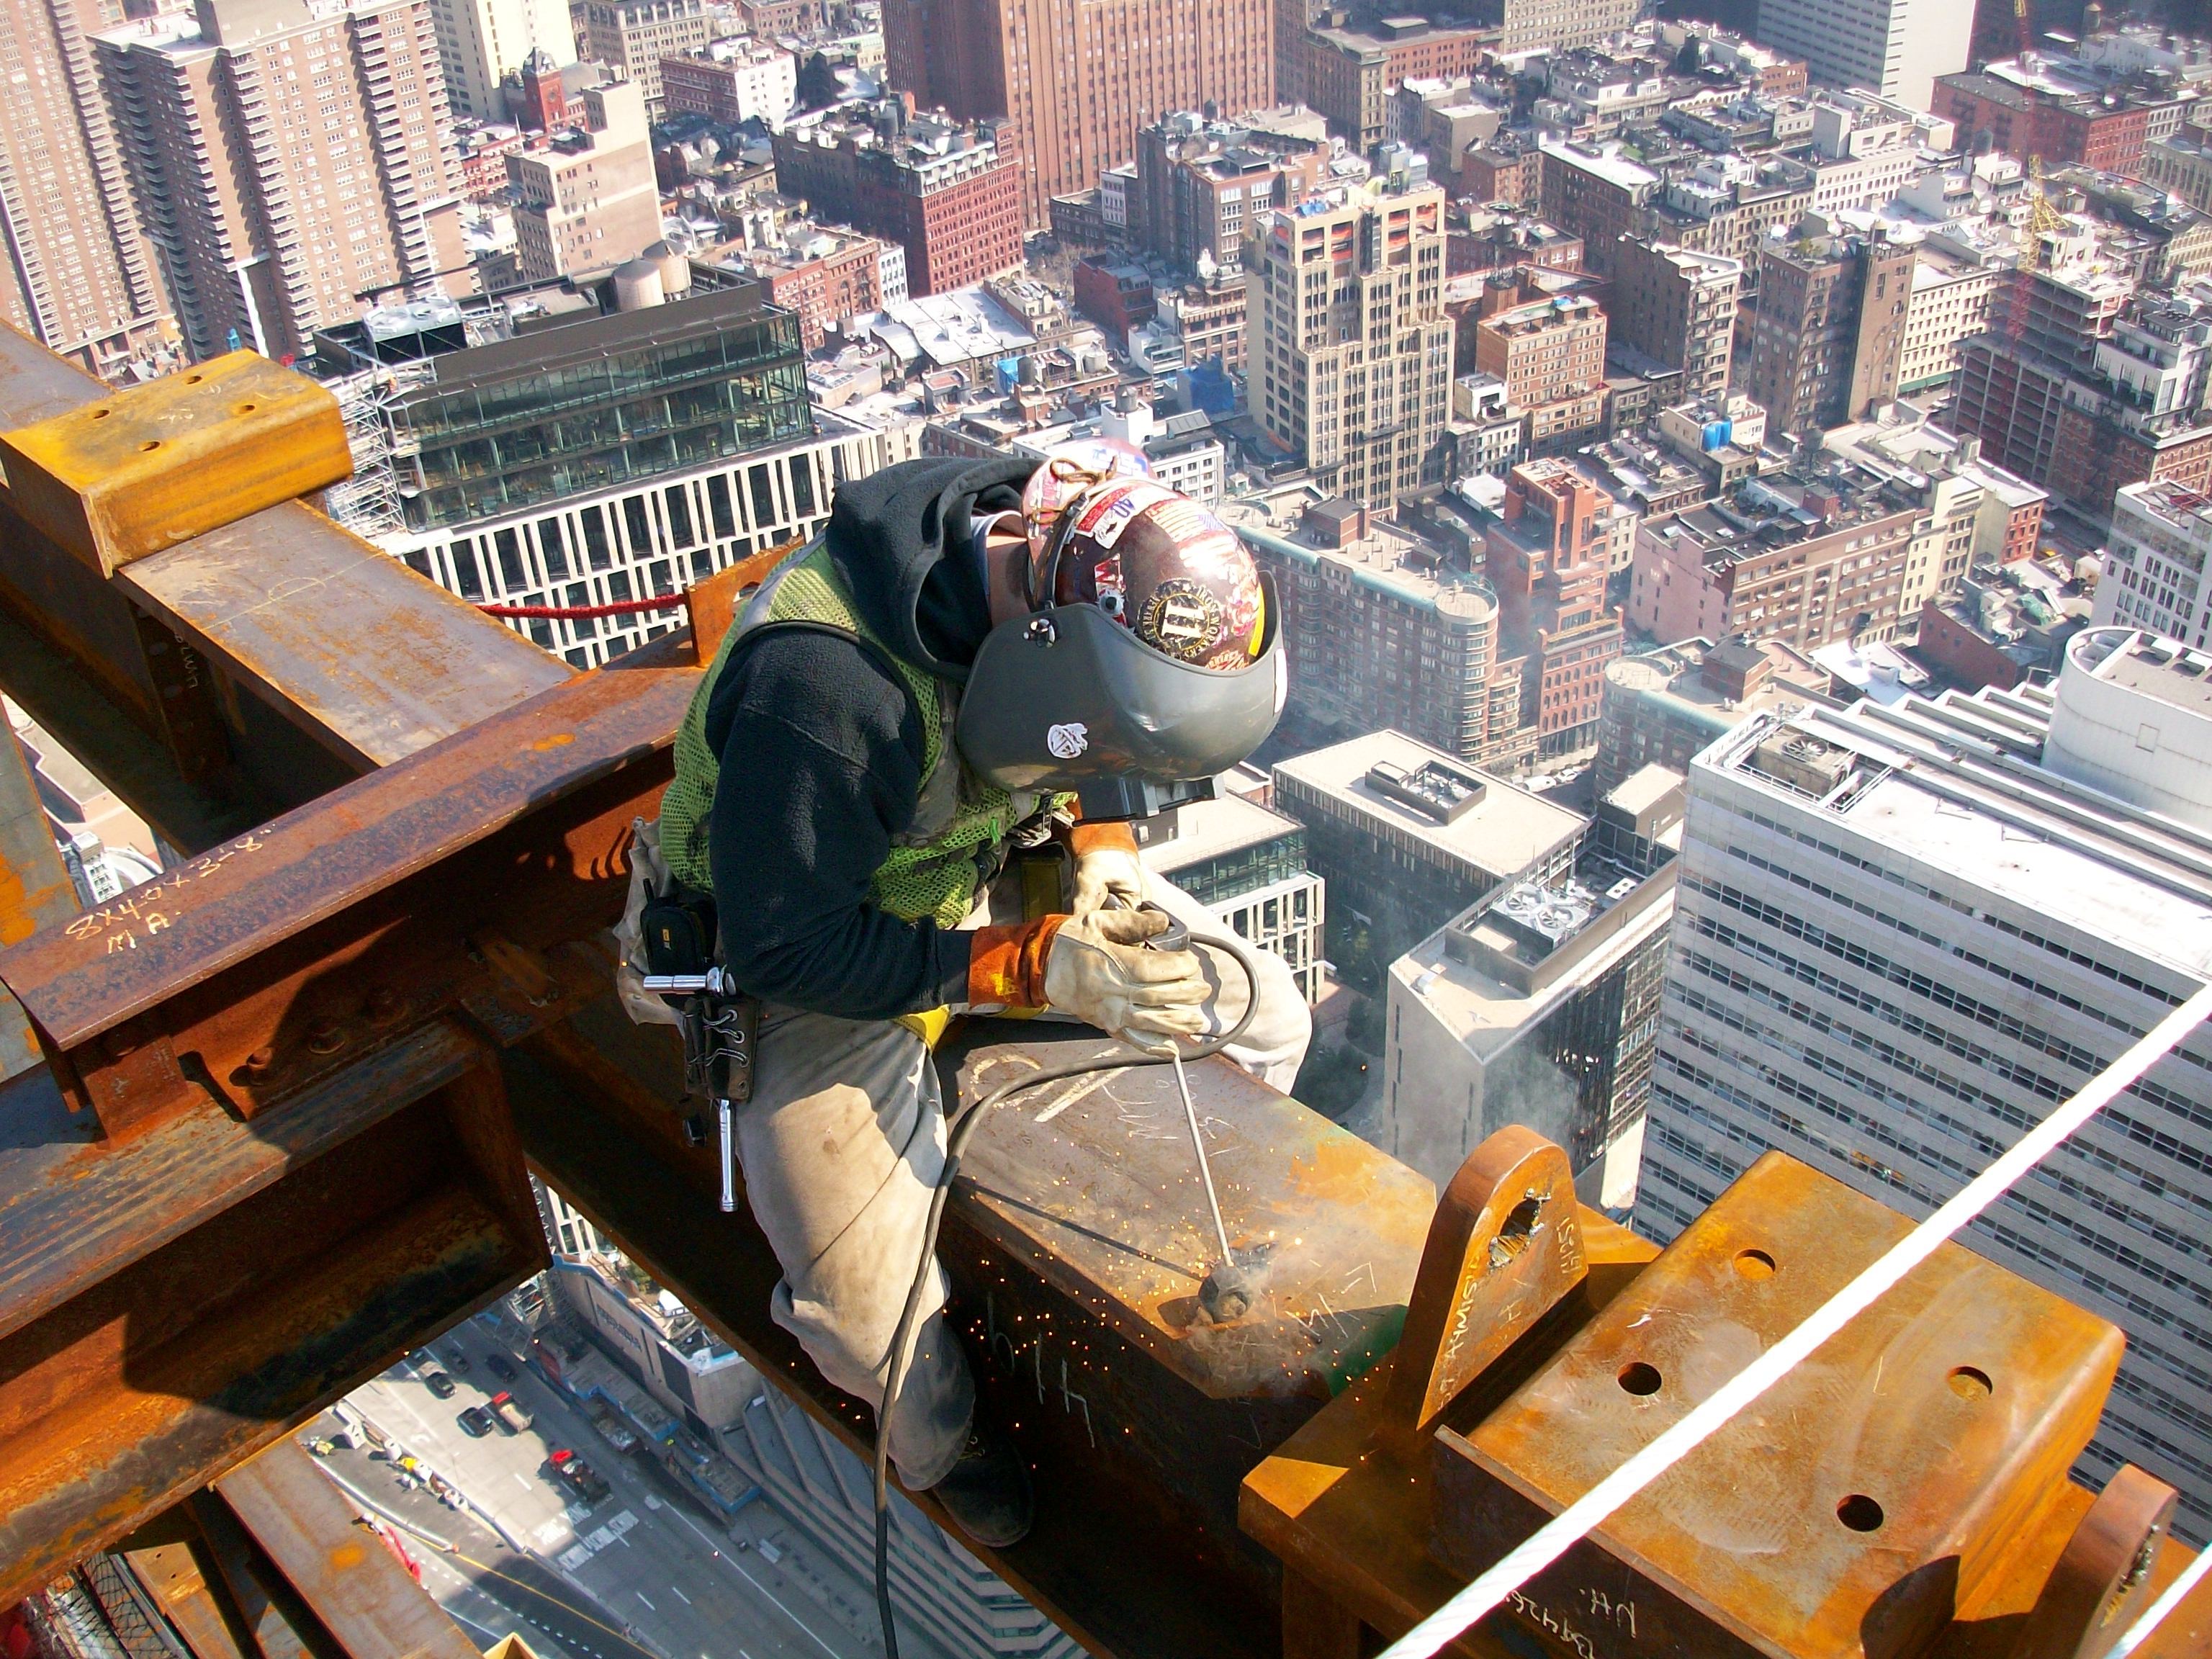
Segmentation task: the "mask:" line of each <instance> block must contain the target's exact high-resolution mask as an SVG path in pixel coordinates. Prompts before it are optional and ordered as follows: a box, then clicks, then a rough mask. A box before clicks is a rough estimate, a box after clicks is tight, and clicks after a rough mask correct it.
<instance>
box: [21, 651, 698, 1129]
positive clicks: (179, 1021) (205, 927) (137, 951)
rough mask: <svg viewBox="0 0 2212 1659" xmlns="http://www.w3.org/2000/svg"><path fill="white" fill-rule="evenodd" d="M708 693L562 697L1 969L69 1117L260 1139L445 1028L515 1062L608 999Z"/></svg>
mask: <svg viewBox="0 0 2212 1659" xmlns="http://www.w3.org/2000/svg"><path fill="white" fill-rule="evenodd" d="M697 680H698V675H697V673H696V671H690V670H665V671H654V672H642V673H629V674H599V675H593V676H590V677H587V678H579V679H577V680H574V681H572V682H569V683H568V684H563V685H561V686H557V687H556V688H554V689H553V690H551V691H550V692H547V693H546V694H544V696H541V697H540V698H538V699H537V700H535V701H533V702H530V703H527V704H525V705H523V706H522V707H520V708H514V709H511V710H508V711H507V712H506V713H504V714H498V715H495V716H494V717H492V718H491V719H490V720H486V721H485V722H483V724H482V725H480V726H476V727H473V728H471V730H469V731H467V732H464V733H463V734H461V735H460V736H459V737H457V738H451V739H449V740H447V741H446V742H444V743H441V744H434V745H432V746H431V747H429V748H427V749H424V750H421V751H420V752H418V753H417V754H416V755H414V756H411V757H409V758H407V759H405V760H403V761H401V762H399V763H397V764H396V765H393V766H391V767H388V768H386V769H383V770H381V771H379V772H375V773H372V774H371V775H368V776H367V777H364V778H362V779H359V780H357V781H355V782H353V783H351V784H349V785H347V786H346V787H343V788H342V789H339V790H337V791H335V792H333V793H331V794H329V795H327V796H325V797H324V798H322V799H319V800H318V801H315V802H313V803H312V804H310V805H307V806H304V807H301V808H300V809H299V810H298V811H295V812H291V813H288V814H287V815H286V816H284V817H281V818H279V819H277V820H276V821H275V822H274V823H270V824H268V825H266V826H264V827H263V828H262V829H257V830H254V831H252V832H250V833H249V834H247V835H246V836H240V837H239V838H237V839H236V840H234V841H231V842H225V843H224V844H223V845H222V846H221V847H219V848H213V849H211V850H210V851H209V852H207V853H205V854H202V855H201V856H199V857H198V858H196V859H192V860H187V861H186V862H185V863H184V864H183V865H181V866H179V867H178V868H176V869H174V870H172V871H169V872H165V873H164V874H163V875H162V876H161V878H159V879H157V880H155V881H152V882H149V883H146V884H143V885H141V886H139V887H137V888H135V889H133V890H131V891H130V892H128V893H126V894H124V895H122V896H119V897H118V898H117V899H115V900H112V901H111V902H107V903H105V904H101V905H98V906H95V907H94V908H92V909H91V910H88V911H87V912H85V913H84V914H83V915H81V916H78V917H77V918H76V919H75V920H74V921H70V922H69V923H68V924H67V925H65V926H64V927H61V928H58V929H53V930H49V931H46V932H44V933H40V934H38V935H36V936H35V937H33V938H32V939H28V940H27V941H26V942H24V943H23V944H21V945H16V946H15V947H14V948H13V949H11V950H9V951H5V952H0V984H4V985H5V986H6V987H8V989H9V990H10V991H11V992H13V993H14V994H15V997H16V999H17V1000H19V1001H20V1002H21V1004H22V1005H23V1006H24V1008H25V1010H26V1011H27V1012H28V1013H29V1015H30V1017H31V1020H32V1023H33V1027H34V1029H35V1030H36V1031H37V1033H38V1035H39V1038H40V1042H41V1044H42V1045H43V1046H44V1048H45V1049H46V1054H47V1055H48V1057H49V1059H50V1060H51V1061H52V1064H53V1066H54V1068H55V1075H56V1077H57V1079H58V1080H59V1081H60V1083H61V1085H62V1086H63V1087H64V1090H65V1091H67V1092H68V1093H69V1095H70V1098H71V1100H72V1103H74V1104H76V1105H77V1106H78V1107H80V1108H83V1109H90V1110H92V1111H94V1112H95V1113H97V1114H98V1115H99V1117H100V1121H101V1123H102V1124H103V1126H104V1127H106V1129H107V1131H108V1132H109V1133H111V1134H118V1133H128V1132H131V1131H133V1130H135V1128H136V1127H138V1126H139V1125H141V1124H143V1123H144V1122H146V1121H150V1120H155V1119H158V1118H159V1117H160V1116H161V1115H165V1114H167V1113H170V1112H173V1111H177V1110H181V1109H186V1108H188V1107H191V1106H193V1105H195V1104H197V1103H202V1102H205V1101H215V1102H218V1103H222V1104H223V1105H225V1106H227V1107H228V1108H230V1109H234V1110H235V1111H236V1112H238V1113H239V1114H240V1115H242V1116H246V1117H248V1118H251V1117H253V1116H255V1115H257V1114H258V1113H259V1112H261V1111H263V1110H264V1109H268V1108H269V1107H270V1106H272V1105H275V1104H276V1103H281V1102H282V1101H283V1100H284V1099H285V1098H286V1097H288V1095H289V1094H290V1093H292V1092H293V1091H296V1090H298V1089H299V1088H301V1087H302V1086H304V1085H307V1084H308V1083H310V1082H312V1081H313V1080H314V1079H318V1078H320V1077H323V1076H325V1075H328V1074H330V1073H333V1072H336V1071H338V1070H341V1069H343V1067H344V1066H347V1065H348V1064H349V1063H350V1062H351V1060H353V1058H354V1057H355V1056H356V1055H357V1054H361V1053H362V1052H364V1051H365V1050H372V1049H374V1048H376V1047H378V1046H380V1045H382V1044H386V1043H389V1042H393V1041H395V1040H398V1039H399V1038H401V1037H403V1036H405V1035H407V1034H408V1033H409V1032H410V1031H412V1030H415V1029H416V1028H417V1027H419V1026H420V1025H421V1024H423V1023H424V1022H426V1021H428V1020H430V1019H432V1018H436V1017H438V1016H439V1015H440V1014H441V1013H442V1012H444V1011H445V1010H446V1009H447V1008H449V1007H455V1006H459V1007H463V1008H465V1009H466V1010H467V1011H468V1012H469V1014H470V1016H471V1018H473V1019H475V1020H476V1021H477V1023H478V1024H482V1025H483V1026H484V1027H485V1028H486V1030H487V1032H488V1034H489V1035H490V1036H492V1037H494V1038H495V1040H499V1041H503V1042H511V1041H513V1039H514V1038H515V1037H517V1036H520V1035H521V1034H522V1033H523V1032H525V1031H526V1030H530V1029H532V1028H533V1027H534V1026H536V1025H538V1024H544V1022H545V1021H546V1020H549V1019H551V1018H557V1017H558V1016H559V1014H560V1013H561V1012H562V1011H563V1010H564V1009H565V1008H566V1007H567V1006H570V1005H571V1004H573V1003H574V1001H575V1000H576V998H577V996H578V994H579V993H580V991H581V992H582V993H583V994H595V993H596V992H597V991H599V989H600V988H601V987H602V986H603V985H604V984H605V964H604V963H603V962H601V961H600V959H599V958H598V957H596V956H591V957H576V956H575V955H574V951H573V949H571V948H570V947H574V945H576V944H577V943H578V942H579V941H581V940H584V939H588V938H590V937H591V936H592V934H594V933H597V932H598V931H599V930H600V929H603V928H605V927H609V926H611V924H612V923H613V921H615V920H616V918H617V916H618V915H619V914H620V912H621V908H622V899H623V892H624V890H625V887H626V883H627V879H628V870H627V863H628V860H627V856H626V848H627V847H628V844H629V835H630V826H631V823H632V822H633V820H635V818H636V817H640V816H641V815H649V814H651V813H653V811H656V810H657V806H658V802H659V796H660V792H661V791H662V790H663V789H664V788H665V787H666V785H667V781H668V778H669V775H670V769H671V756H670V749H669V741H670V736H671V733H672V732H673V730H674V726H675V724H676V721H677V720H678V717H679V716H680V715H681V714H682V712H683V709H684V705H685V703H686V702H688V700H689V699H690V694H691V690H692V688H693V686H694V685H695V684H696V683H697Z"/></svg>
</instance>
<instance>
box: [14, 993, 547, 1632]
mask: <svg viewBox="0 0 2212 1659" xmlns="http://www.w3.org/2000/svg"><path fill="white" fill-rule="evenodd" d="M487 1052H488V1051H487V1050H486V1048H484V1046H483V1043H482V1042H481V1041H480V1040H479V1039H476V1038H473V1037H471V1036H465V1035H464V1034H463V1033H462V1032H461V1031H460V1030H459V1029H458V1028H457V1027H455V1026H453V1025H452V1024H448V1023H446V1022H438V1023H435V1024H432V1025H429V1026H428V1027H425V1028H424V1029H422V1030H420V1031H418V1032H416V1033H415V1034H414V1035H413V1036H410V1037H409V1038H408V1039H406V1040H404V1041H403V1042H399V1043H397V1044H394V1045H392V1046H391V1047H389V1048H385V1049H382V1050H380V1051H379V1052H378V1053H376V1054H374V1055H372V1056H367V1057H364V1059H363V1060H362V1061H361V1062H360V1063H358V1064H356V1065H355V1066H352V1067H351V1068H349V1070H347V1071H345V1072H343V1073H338V1074H337V1075H335V1076H333V1077H332V1078H331V1079H328V1080H327V1081H326V1082H325V1084H324V1085H321V1086H319V1087H317V1088H313V1089H311V1090H309V1091H306V1092H305V1093H304V1094H302V1095H301V1097H298V1098H296V1099H295V1100H293V1101H290V1102H289V1103H287V1105H286V1108H285V1109H284V1110H283V1112H282V1113H279V1114H276V1115H272V1116H270V1117H269V1118H266V1119H264V1120H261V1121H256V1122H252V1123H244V1122H240V1121H238V1120H237V1119H236V1118H234V1116H232V1115H229V1114H228V1113H226V1112H224V1111H223V1110H222V1109H220V1108H219V1107H216V1106H215V1105H212V1104H205V1105H203V1106H201V1107H200V1108H198V1109H195V1110H192V1111H190V1112H186V1113H184V1114H181V1115H178V1116H176V1117H174V1118H173V1119H171V1120H170V1121H167V1122H165V1123H163V1124H161V1125H159V1126H158V1127H154V1128H152V1129H150V1130H149V1131H148V1132H147V1133H144V1134H143V1135H141V1136H138V1137H136V1138H134V1139H130V1140H127V1141H125V1142H123V1143H120V1144H118V1143H113V1142H106V1141H94V1140H93V1139H90V1136H89V1133H88V1131H89V1126H88V1124H87V1123H86V1121H85V1120H84V1119H83V1118H82V1115H78V1116H75V1117H73V1116H72V1115H70V1113H69V1112H67V1111H66V1110H65V1109H64V1108H63V1105H62V1103H61V1100H60V1098H59V1097H58V1094H57V1093H56V1091H55V1090H54V1088H53V1085H52V1079H51V1078H50V1077H49V1075H48V1074H47V1073H46V1070H45V1069H44V1068H38V1069H34V1070H33V1071H31V1072H28V1073H25V1074H24V1075H22V1076H21V1077H20V1078H17V1079H14V1080H13V1081H11V1082H9V1083H8V1084H6V1085H0V1124H4V1126H5V1127H6V1130H7V1136H6V1145H5V1146H4V1147H0V1602H4V1601H7V1600H9V1599H12V1598H13V1597H14V1596H15V1595H17V1594H20V1593H21V1592H23V1591H26V1590H27V1589H35V1588H36V1587H37V1586H38V1585H39V1584H40V1583H42V1582H44V1580H45V1579H46V1578H47V1577H52V1575H53V1574H54V1573H55V1572H57V1571H60V1570H61V1569H63V1568H64V1567H66V1566H67V1565H69V1564H70V1563H71V1562H73V1561H76V1560H77V1559H80V1558H82V1556H84V1555H85V1554H87V1553H89V1552H91V1551H92V1550H94V1549H96V1548H100V1547H104V1546H105V1545H106V1544H108V1543H110V1542H112V1541H114V1540H115V1539H116V1538H118V1536H120V1535H121V1534H124V1533H125V1532H126V1531H128V1530H129V1529H130V1528H132V1527H134V1526H136V1525H137V1524H139V1523H140V1522H143V1520H145V1519H146V1518H147V1517H148V1516H149V1515H151V1514H153V1513H155V1512H156V1511H158V1510H161V1509H163V1508H165V1507H166V1506H167V1505H168V1504H172V1503H173V1502H175V1501H176V1500H177V1499H178V1498H180V1497H182V1496H183V1495H184V1494H185V1493H186V1492H190V1491H191V1490H192V1489H193V1488H194V1487H196V1486H200V1485H203V1484H204V1483H205V1482H207V1481H209V1480H213V1479H214V1478H215V1477H216V1476H217V1475H218V1474H221V1473H222V1471H223V1470H224V1469H226V1468H228V1467H229V1466H230V1465H231V1464H232V1463H234V1462H236V1461H237V1460H238V1459H239V1458H240V1457H241V1456H244V1455H247V1454H249V1453H251V1452H252V1451H254V1450H256V1449H258V1448H260V1447H261V1446H263V1445H265V1444H267V1443H269V1442H270V1440H272V1439H274V1438H275V1437H276V1436H277V1435H278V1434H281V1433H283V1431H285V1429H286V1427H287V1426H288V1425H290V1424H292V1423H295V1422H297V1421H299V1420H301V1419H302V1418H304V1417H305V1416H307V1415H308V1414H311V1413H313V1412H315V1411H317V1410H319V1409H320V1408H321V1407H322V1406H324V1405H325V1404H326V1403H327V1402H328V1401H331V1400H332V1399H335V1398H337V1396H339V1395H342V1394H343V1393H344V1392H346V1391H347V1390H348V1389H352V1388H354V1387H356V1386H358V1384H359V1383H360V1381H361V1380H362V1377H363V1376H368V1375H373V1374H374V1372H376V1371H377V1370H381V1369H382V1368H383V1367H384V1366H386V1365H387V1364H390V1363H391V1362H392V1360H393V1359H394V1358H397V1357H398V1355H399V1354H401V1353H403V1352H405V1351H407V1350H408V1349H409V1348H410V1347H412V1346H416V1345H417V1344H419V1342H420V1341H421V1340H422V1338H423V1337H424V1336H425V1335H427V1334H429V1333H430V1332H431V1331H433V1330H435V1329H438V1328H443V1327H444V1326H445V1325H447V1324H449V1323H451V1322H453V1320H456V1319H459V1318H460V1317H463V1316H465V1315H466V1314H468V1313H469V1312H471V1311H473V1310H475V1309H476V1308H477V1307H480V1306H482V1305H483V1304H485V1303H486V1302H488V1301H489V1300H490V1299H491V1298H492V1297H495V1296H496V1295H498V1294H500V1293H501V1291H504V1290H505V1289H507V1287H508V1286H509V1285H512V1284H513V1283H514V1281H515V1279H517V1278H518V1277H520V1275H522V1274H524V1273H529V1272H532V1271H534V1270H535V1269H536V1268H537V1267H538V1266H540V1265H542V1264H543V1261H544V1248H545V1247H544V1237H543V1236H542V1234H541V1233H540V1231H538V1224H537V1221H536V1218H535V1214H534V1212H533V1211H532V1200H531V1197H530V1193H529V1189H528V1187H527V1184H526V1182H525V1181H524V1178H523V1172H522V1166H521V1158H520V1150H519V1148H518V1147H517V1146H515V1144H514V1142H513V1133H512V1128H511V1127H510V1126H509V1125H508V1123H507V1115H506V1112H505V1109H504V1104H503V1102H502V1101H501V1098H500V1097H499V1096H498V1094H497V1092H496V1082H495V1079H494V1080H493V1081H491V1082H489V1084H487V1082H486V1081H485V1079H487V1078H488V1077H490V1075H491V1074H490V1073H489V1072H488V1071H487V1070H486V1068H485V1066H484V1060H485V1056H486V1054H487Z"/></svg>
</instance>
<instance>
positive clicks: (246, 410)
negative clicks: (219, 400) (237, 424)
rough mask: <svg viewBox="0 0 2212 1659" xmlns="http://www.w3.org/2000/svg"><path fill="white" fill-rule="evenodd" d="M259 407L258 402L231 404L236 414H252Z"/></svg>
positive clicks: (231, 410)
mask: <svg viewBox="0 0 2212 1659" xmlns="http://www.w3.org/2000/svg"><path fill="white" fill-rule="evenodd" d="M259 407H260V405H259V404H232V405H231V406H230V412H231V413H232V414H234V415H251V414H252V413H253V411H254V410H257V409H258V408H259Z"/></svg>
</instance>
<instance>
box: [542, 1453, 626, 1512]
mask: <svg viewBox="0 0 2212 1659" xmlns="http://www.w3.org/2000/svg"><path fill="white" fill-rule="evenodd" d="M546 1461H547V1462H549V1463H550V1464H551V1465H552V1468H553V1475H554V1478H555V1479H556V1480H558V1481H560V1483H561V1484H562V1486H566V1487H568V1490H569V1491H570V1492H574V1493H575V1495H576V1497H577V1498H578V1499H579V1500H580V1501H581V1502H582V1504H584V1506H585V1507H586V1509H589V1508H590V1507H591V1506H592V1504H596V1503H599V1501H600V1500H601V1499H603V1498H607V1497H610V1496H611V1495H612V1493H613V1492H614V1488H613V1487H611V1486H609V1485H607V1483H606V1480H605V1477H604V1476H602V1475H601V1474H599V1471H598V1470H597V1469H595V1468H592V1466H591V1465H590V1464H589V1463H586V1462H585V1461H584V1460H583V1459H582V1458H580V1457H579V1456H577V1455H576V1454H575V1453H574V1451H572V1450H570V1449H568V1447H566V1446H562V1447H560V1448H559V1449H556V1451H555V1452H554V1454H553V1455H552V1456H551V1457H550V1458H549V1459H547V1460H546Z"/></svg>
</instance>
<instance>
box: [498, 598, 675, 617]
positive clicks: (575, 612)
mask: <svg viewBox="0 0 2212 1659" xmlns="http://www.w3.org/2000/svg"><path fill="white" fill-rule="evenodd" d="M684 604H685V600H684V596H683V595H682V594H681V593H669V594H665V595H663V596H662V597H661V598H659V599H616V600H614V601H613V602H612V603H611V604H608V605H478V606H477V610H479V611H483V613H484V615H485V616H487V617H544V618H550V619H551V620H552V621H555V622H584V621H586V620H587V619H589V618H591V617H635V615H637V614H638V612H639V611H681V610H682V609H684Z"/></svg>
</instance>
